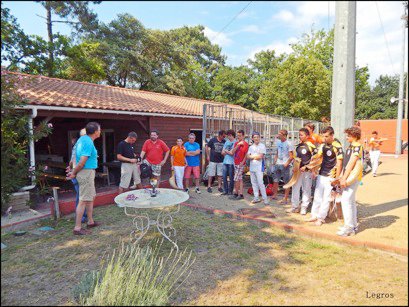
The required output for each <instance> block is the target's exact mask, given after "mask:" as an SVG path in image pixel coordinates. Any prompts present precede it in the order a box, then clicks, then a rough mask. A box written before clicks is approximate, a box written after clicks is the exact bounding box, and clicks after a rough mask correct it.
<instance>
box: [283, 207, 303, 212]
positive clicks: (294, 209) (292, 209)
mask: <svg viewBox="0 0 409 307" xmlns="http://www.w3.org/2000/svg"><path fill="white" fill-rule="evenodd" d="M285 212H287V213H299V212H300V208H291V209H287V210H285Z"/></svg>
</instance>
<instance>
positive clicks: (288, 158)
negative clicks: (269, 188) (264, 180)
mask: <svg viewBox="0 0 409 307" xmlns="http://www.w3.org/2000/svg"><path fill="white" fill-rule="evenodd" d="M287 135H288V132H287V130H285V129H283V130H280V131H279V132H278V135H277V138H278V140H277V141H276V143H275V145H276V146H277V155H276V156H275V157H274V178H273V181H274V183H273V196H272V199H275V198H276V197H277V193H278V182H279V181H280V178H281V177H283V180H284V184H286V183H288V181H290V178H291V176H290V163H291V162H292V161H293V159H294V156H293V151H294V146H293V144H292V143H291V142H290V141H289V140H287ZM289 194H290V188H288V189H286V190H285V191H284V198H283V199H282V200H280V201H278V203H279V204H282V205H285V204H287V202H288V196H289Z"/></svg>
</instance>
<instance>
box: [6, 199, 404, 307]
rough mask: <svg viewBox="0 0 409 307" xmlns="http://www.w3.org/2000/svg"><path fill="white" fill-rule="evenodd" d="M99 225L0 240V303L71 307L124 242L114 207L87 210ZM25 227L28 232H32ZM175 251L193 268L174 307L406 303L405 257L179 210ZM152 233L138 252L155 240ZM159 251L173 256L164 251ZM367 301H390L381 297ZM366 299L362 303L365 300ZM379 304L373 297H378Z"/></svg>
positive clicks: (68, 223) (65, 226) (63, 226)
mask: <svg viewBox="0 0 409 307" xmlns="http://www.w3.org/2000/svg"><path fill="white" fill-rule="evenodd" d="M95 216H96V220H98V221H100V222H102V223H103V226H101V227H100V228H97V229H94V230H93V232H92V235H89V236H84V237H77V236H75V237H74V236H73V235H72V228H73V220H72V217H71V220H67V219H62V220H61V221H59V223H58V225H54V224H53V222H52V221H43V222H41V226H43V225H49V226H53V227H55V230H54V231H52V232H50V233H47V234H43V235H38V234H32V233H30V232H28V233H27V234H26V235H24V236H22V237H15V236H13V235H11V234H3V235H2V240H1V241H2V242H3V243H5V244H6V245H7V246H8V248H7V249H5V250H3V251H2V257H1V258H2V267H1V277H2V278H1V286H2V290H1V303H2V305H3V304H4V305H39V304H41V305H71V304H75V302H74V301H73V297H72V289H73V288H74V286H75V285H76V283H78V281H79V279H80V278H81V276H83V274H84V273H86V272H88V271H90V270H96V269H98V268H99V266H100V261H101V259H102V258H103V256H104V255H106V254H107V253H108V254H109V253H110V252H112V250H113V249H114V248H117V247H118V246H119V244H120V242H121V240H125V241H128V240H129V233H130V231H131V223H130V218H129V217H126V216H125V215H124V213H123V210H122V209H120V208H117V207H116V206H108V207H98V208H96V209H95ZM36 227H39V225H33V226H31V227H29V228H28V229H27V230H28V231H30V230H34V229H35V228H36ZM174 227H175V228H176V230H177V238H178V245H179V248H180V249H181V250H183V249H185V248H186V249H187V250H188V251H190V250H192V251H193V255H194V256H195V257H196V261H195V263H194V264H193V266H192V272H191V275H190V276H189V278H188V279H187V280H186V282H185V283H184V284H182V286H181V287H180V288H179V289H178V290H177V291H176V293H175V294H174V295H173V296H172V297H171V303H172V304H173V305H345V304H353V305H407V304H408V291H407V286H408V280H407V274H408V263H407V258H406V257H399V256H394V255H391V254H386V253H381V252H375V251H370V250H367V249H364V248H356V247H350V246H344V245H336V244H335V243H332V242H329V241H321V240H315V239H305V238H302V237H299V236H296V235H294V234H290V233H286V232H284V231H282V230H279V229H275V228H271V227H267V226H262V227H258V226H256V225H254V224H252V223H247V222H242V221H237V220H232V219H229V218H225V217H220V216H215V215H208V214H206V213H202V212H198V211H193V210H191V209H188V208H185V207H182V208H181V211H180V212H179V213H178V214H177V215H176V216H175V220H174ZM159 237H160V235H159V234H158V233H157V232H156V231H152V230H150V231H149V232H148V234H147V235H146V236H145V238H144V239H143V240H142V242H141V245H145V244H146V243H147V241H148V240H152V239H153V238H159ZM162 248H163V249H164V253H165V252H166V250H169V249H170V248H171V244H170V243H169V242H165V243H164V244H163V246H162ZM372 293H375V294H379V293H384V294H393V298H391V297H390V296H391V295H388V298H386V297H385V296H386V295H383V298H378V299H377V298H376V295H375V297H374V298H372V297H371V295H372ZM368 296H370V298H368ZM378 297H380V295H378Z"/></svg>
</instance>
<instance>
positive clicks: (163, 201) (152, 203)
mask: <svg viewBox="0 0 409 307" xmlns="http://www.w3.org/2000/svg"><path fill="white" fill-rule="evenodd" d="M156 190H157V191H158V193H157V194H156V197H152V196H151V190H150V189H140V190H132V191H127V192H125V193H122V194H119V195H118V196H116V197H115V203H116V204H117V205H118V207H121V208H124V210H125V214H126V215H127V216H130V217H132V218H133V219H132V223H133V226H134V228H135V229H134V230H132V232H131V234H130V236H131V240H135V243H136V242H138V241H139V240H141V239H142V238H143V236H144V235H145V234H146V233H147V232H148V230H149V228H150V226H156V228H157V229H158V231H159V233H160V234H162V236H163V237H165V238H166V239H167V240H168V241H169V242H171V243H172V244H173V245H174V247H175V248H176V250H179V247H178V246H177V244H176V229H175V228H173V226H172V222H173V217H172V215H174V214H176V213H178V212H179V210H180V204H181V203H183V202H185V201H187V200H188V199H189V194H188V193H186V192H183V191H179V190H173V189H162V188H159V189H156ZM174 206H177V209H176V211H175V210H172V208H173V207H174ZM140 209H161V210H160V212H159V214H158V215H157V216H156V219H151V218H150V217H149V215H148V214H146V213H145V214H143V213H141V212H140ZM171 236H172V237H174V239H173V240H172V239H171V238H170V237H171Z"/></svg>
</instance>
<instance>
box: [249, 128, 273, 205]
mask: <svg viewBox="0 0 409 307" xmlns="http://www.w3.org/2000/svg"><path fill="white" fill-rule="evenodd" d="M251 137H252V139H253V145H251V146H250V148H249V150H248V153H247V158H248V159H250V180H251V185H252V186H253V192H254V199H253V200H252V201H251V203H253V204H256V203H259V202H260V201H261V200H260V199H259V198H258V196H259V192H261V196H262V197H263V201H264V205H268V204H269V203H268V198H267V193H266V187H265V185H264V179H263V177H264V156H265V154H266V153H267V149H266V146H265V145H264V144H262V143H260V133H258V132H253V135H252V136H251Z"/></svg>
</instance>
